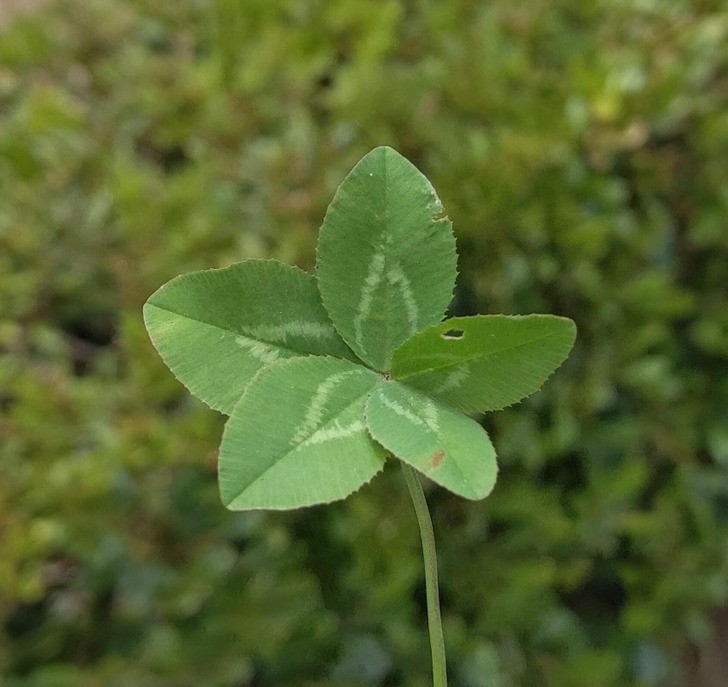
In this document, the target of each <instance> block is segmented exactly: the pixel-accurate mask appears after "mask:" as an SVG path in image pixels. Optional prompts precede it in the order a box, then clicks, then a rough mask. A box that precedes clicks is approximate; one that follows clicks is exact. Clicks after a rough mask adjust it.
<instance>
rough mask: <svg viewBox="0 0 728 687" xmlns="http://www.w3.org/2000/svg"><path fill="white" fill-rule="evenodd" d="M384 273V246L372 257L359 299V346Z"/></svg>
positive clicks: (357, 323) (356, 321) (356, 319)
mask: <svg viewBox="0 0 728 687" xmlns="http://www.w3.org/2000/svg"><path fill="white" fill-rule="evenodd" d="M383 272H384V244H382V245H380V246H378V247H377V249H376V250H375V251H374V254H373V255H372V259H371V261H370V262H369V269H368V270H367V276H366V277H365V278H364V286H363V287H362V290H361V298H360V299H359V307H358V308H357V309H356V316H355V317H354V336H355V337H356V342H357V344H358V345H359V346H361V345H363V344H362V340H363V338H364V331H363V325H364V321H365V320H366V319H367V317H368V316H369V310H370V309H371V307H372V297H373V295H374V289H376V288H377V286H378V285H379V283H380V282H381V281H382V274H383Z"/></svg>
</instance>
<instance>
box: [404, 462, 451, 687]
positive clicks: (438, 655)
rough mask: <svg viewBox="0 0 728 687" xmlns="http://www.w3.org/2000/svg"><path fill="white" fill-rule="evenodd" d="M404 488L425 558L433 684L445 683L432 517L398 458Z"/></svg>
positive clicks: (419, 488) (417, 485)
mask: <svg viewBox="0 0 728 687" xmlns="http://www.w3.org/2000/svg"><path fill="white" fill-rule="evenodd" d="M400 465H401V466H402V472H403V473H404V479H405V482H406V483H407V489H408V490H409V493H410V496H411V497H412V504H413V505H414V507H415V514H416V515H417V523H418V525H419V527H420V538H421V540H422V556H423V558H424V562H425V587H426V590H427V623H428V626H429V630H430V650H431V652H432V684H433V687H447V667H446V661H445V637H444V635H443V632H442V617H441V615H440V592H439V588H438V581H437V551H436V549H435V532H434V530H433V528H432V518H431V517H430V511H429V509H428V508H427V500H426V499H425V492H424V491H423V490H422V483H421V482H420V478H419V476H418V475H417V473H416V472H415V470H414V469H413V468H411V467H410V466H409V465H407V464H406V463H404V462H402V461H400Z"/></svg>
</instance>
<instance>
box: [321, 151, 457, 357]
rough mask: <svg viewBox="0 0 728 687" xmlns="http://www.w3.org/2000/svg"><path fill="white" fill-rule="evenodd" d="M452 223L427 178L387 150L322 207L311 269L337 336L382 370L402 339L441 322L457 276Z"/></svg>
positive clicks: (373, 155)
mask: <svg viewBox="0 0 728 687" xmlns="http://www.w3.org/2000/svg"><path fill="white" fill-rule="evenodd" d="M456 263H457V253H456V251H455V237H454V235H453V232H452V224H451V222H450V220H449V219H447V217H445V216H444V215H443V208H442V204H441V203H440V200H439V199H438V197H437V195H436V194H435V190H434V189H433V188H432V185H431V184H430V182H429V181H428V180H427V178H426V177H425V176H424V175H423V174H422V173H421V172H420V171H419V170H418V169H417V168H416V167H415V166H414V165H413V164H412V163H411V162H409V161H408V160H406V159H405V158H404V157H402V156H401V155H399V153H397V152H395V151H394V150H392V149H391V148H387V147H380V148H375V149H374V150H372V151H371V152H370V153H369V154H368V155H366V156H365V157H364V158H362V160H361V161H360V162H359V164H357V165H356V167H354V169H353V170H352V171H351V172H350V173H349V175H348V176H347V177H346V178H345V179H344V181H343V182H342V184H341V186H340V187H339V189H338V191H337V192H336V195H335V196H334V199H333V201H332V203H331V205H330V206H329V208H328V211H327V212H326V217H325V219H324V223H323V226H322V227H321V234H320V237H319V243H318V250H317V259H316V274H317V278H318V284H319V290H320V291H321V296H322V299H323V302H324V305H325V306H326V309H327V310H328V312H329V314H330V315H331V319H332V320H333V322H334V324H335V325H336V328H337V330H338V331H339V333H340V334H341V336H342V337H343V339H344V340H345V341H346V342H347V343H348V344H349V346H351V348H352V349H353V350H354V351H355V352H356V354H357V355H358V356H359V357H360V358H361V359H362V360H363V361H364V362H366V363H367V364H368V365H369V366H370V367H372V368H374V369H376V370H381V371H387V370H389V367H390V364H391V358H392V353H393V352H394V350H395V349H396V348H397V346H399V345H400V344H401V343H402V342H403V341H405V340H406V339H408V338H409V337H411V336H412V335H413V334H414V333H415V332H417V331H419V330H420V329H423V328H424V327H427V326H428V325H431V324H434V323H435V322H439V321H440V320H441V319H442V317H443V315H444V314H445V310H446V308H447V306H448V304H449V302H450V299H451V297H452V290H453V287H454V284H455V277H456V274H457V267H456Z"/></svg>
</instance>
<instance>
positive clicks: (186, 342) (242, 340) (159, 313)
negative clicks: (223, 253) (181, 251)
mask: <svg viewBox="0 0 728 687" xmlns="http://www.w3.org/2000/svg"><path fill="white" fill-rule="evenodd" d="M144 321H145V324H146V326H147V330H148V331H149V336H150V337H151V339H152V342H153V343H154V346H155V347H156V349H157V350H158V351H159V354H160V355H161V356H162V359H163V360H164V362H165V363H166V364H167V366H168V367H169V368H170V370H172V372H173V373H174V374H175V376H176V377H177V378H178V379H179V380H180V381H181V382H182V383H183V384H184V385H185V386H186V387H187V388H188V389H189V390H190V391H191V392H192V393H193V394H195V395H196V396H198V397H199V398H201V399H202V400H203V401H205V403H207V404H208V405H210V406H211V407H212V408H215V409H216V410H219V411H220V412H222V413H225V414H226V415H229V414H230V412H231V411H232V409H233V406H234V405H235V403H236V402H237V400H238V399H239V398H240V395H241V394H242V392H243V389H244V388H245V385H246V384H247V383H248V382H249V381H250V380H251V378H252V377H253V375H254V374H255V373H256V372H258V370H260V369H261V367H263V366H264V365H267V364H269V363H272V362H274V361H276V360H279V359H283V358H290V357H293V356H301V355H310V354H316V355H332V356H335V357H339V358H347V359H350V360H356V357H355V356H354V354H353V353H352V352H351V350H350V349H349V348H348V347H347V346H346V344H345V343H344V342H343V341H342V339H341V337H340V336H339V335H338V334H337V333H336V330H335V329H334V327H333V324H332V323H331V320H330V319H329V317H328V315H327V313H326V311H325V310H324V308H323V305H322V304H321V299H320V296H319V294H318V290H317V289H316V282H315V279H314V277H313V276H312V275H310V274H307V273H306V272H304V271H302V270H300V269H298V268H297V267H292V266H291V265H285V264H283V263H280V262H276V261H274V260H247V261H245V262H240V263H237V264H235V265H232V266H230V267H227V268H225V269H219V270H204V271H201V272H191V273H189V274H184V275H182V276H180V277H176V278H175V279H172V280H171V281H169V282H167V283H166V284H165V285H164V286H162V287H161V288H160V289H158V290H157V291H156V292H155V293H154V294H152V296H150V298H149V300H148V301H147V302H146V304H145V305H144Z"/></svg>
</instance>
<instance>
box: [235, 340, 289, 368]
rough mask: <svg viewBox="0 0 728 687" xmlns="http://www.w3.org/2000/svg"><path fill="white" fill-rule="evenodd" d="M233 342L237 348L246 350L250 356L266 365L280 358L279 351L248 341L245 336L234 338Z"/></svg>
mask: <svg viewBox="0 0 728 687" xmlns="http://www.w3.org/2000/svg"><path fill="white" fill-rule="evenodd" d="M235 341H236V342H237V343H238V345H239V346H241V347H242V348H244V349H246V350H247V351H248V352H249V353H250V355H252V356H253V357H254V358H256V359H257V360H260V362H261V363H265V364H266V365H268V364H269V363H274V362H275V361H276V360H278V358H279V357H280V351H278V350H277V349H275V348H274V347H273V346H269V345H268V344H266V343H263V342H262V341H256V340H255V339H249V338H248V337H247V336H236V337H235Z"/></svg>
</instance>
